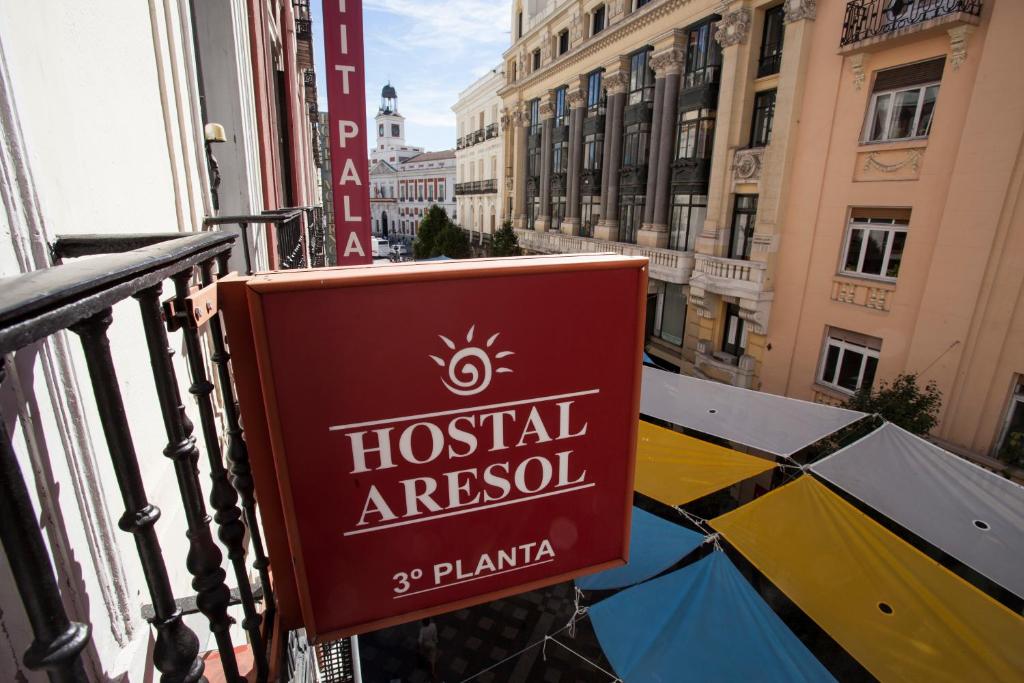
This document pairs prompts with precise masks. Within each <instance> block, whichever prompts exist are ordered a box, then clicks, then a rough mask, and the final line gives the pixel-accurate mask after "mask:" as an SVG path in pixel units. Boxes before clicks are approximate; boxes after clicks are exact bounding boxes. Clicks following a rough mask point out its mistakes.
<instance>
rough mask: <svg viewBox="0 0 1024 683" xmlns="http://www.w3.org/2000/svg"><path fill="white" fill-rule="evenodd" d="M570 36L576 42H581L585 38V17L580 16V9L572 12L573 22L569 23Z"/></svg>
mask: <svg viewBox="0 0 1024 683" xmlns="http://www.w3.org/2000/svg"><path fill="white" fill-rule="evenodd" d="M569 38H570V39H571V40H572V42H574V43H576V42H579V40H580V39H581V38H583V19H582V18H581V17H580V11H579V10H578V9H577V10H574V11H573V13H572V22H571V23H570V24H569Z"/></svg>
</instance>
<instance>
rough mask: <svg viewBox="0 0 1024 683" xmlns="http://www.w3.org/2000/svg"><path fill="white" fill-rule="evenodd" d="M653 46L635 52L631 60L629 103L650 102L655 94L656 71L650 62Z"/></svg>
mask: <svg viewBox="0 0 1024 683" xmlns="http://www.w3.org/2000/svg"><path fill="white" fill-rule="evenodd" d="M650 56H651V48H645V49H643V50H640V51H639V52H637V53H635V54H634V55H633V56H632V57H631V58H630V60H629V99H628V100H627V102H628V103H629V104H638V103H640V102H649V101H650V100H651V99H652V98H653V96H654V71H653V70H652V69H651V66H650V64H649V60H650Z"/></svg>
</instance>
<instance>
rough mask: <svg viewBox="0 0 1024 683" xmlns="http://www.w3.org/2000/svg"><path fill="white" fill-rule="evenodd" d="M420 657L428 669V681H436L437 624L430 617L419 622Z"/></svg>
mask: <svg viewBox="0 0 1024 683" xmlns="http://www.w3.org/2000/svg"><path fill="white" fill-rule="evenodd" d="M419 646H420V656H421V657H422V658H423V659H424V660H426V662H427V668H428V669H430V679H431V680H433V681H436V680H437V624H435V623H434V620H433V619H431V618H430V617H427V618H426V619H423V620H422V621H421V622H420V636H419Z"/></svg>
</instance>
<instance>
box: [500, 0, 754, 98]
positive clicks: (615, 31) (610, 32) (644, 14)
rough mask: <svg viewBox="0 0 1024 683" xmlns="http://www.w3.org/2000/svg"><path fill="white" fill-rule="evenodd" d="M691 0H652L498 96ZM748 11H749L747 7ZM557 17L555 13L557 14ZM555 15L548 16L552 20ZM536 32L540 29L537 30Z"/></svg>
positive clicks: (583, 56)
mask: <svg viewBox="0 0 1024 683" xmlns="http://www.w3.org/2000/svg"><path fill="white" fill-rule="evenodd" d="M691 2H692V0H653V1H652V2H650V3H648V4H647V5H645V6H644V7H642V8H640V9H638V10H636V11H634V12H633V13H632V14H630V15H628V16H627V17H626V18H625V19H622V20H621V21H618V22H616V23H614V24H612V25H611V26H609V27H607V28H606V29H605V30H604V31H602V32H601V33H600V34H599V35H598V36H597V37H596V38H591V39H590V40H588V41H587V42H586V43H584V44H583V45H580V46H578V47H575V48H573V49H571V50H569V51H568V52H567V53H565V54H564V55H562V56H561V57H560V58H559V59H556V60H555V61H554V62H550V63H548V64H547V65H544V66H542V67H541V68H540V69H538V70H537V71H535V72H533V73H532V74H530V75H529V76H526V77H522V78H520V79H519V80H517V81H516V82H515V83H510V84H509V85H507V86H505V87H504V88H502V89H501V90H499V91H498V96H499V97H507V96H508V95H511V94H513V93H515V92H517V91H521V90H523V89H525V88H528V87H530V86H531V85H534V84H535V83H537V82H539V81H542V80H544V79H545V78H548V77H550V76H554V75H556V74H559V73H561V72H563V71H567V70H569V69H571V68H572V67H575V66H576V65H578V64H580V63H581V62H584V61H586V60H587V59H588V58H590V57H592V56H593V55H594V54H596V53H597V52H600V51H601V50H603V49H604V48H606V47H608V46H610V45H613V44H614V43H616V42H618V41H620V40H623V39H624V38H626V37H627V36H629V35H630V34H633V33H636V32H637V31H639V30H641V29H643V28H644V27H646V26H649V25H650V24H653V23H655V22H656V21H658V20H659V19H662V18H664V17H665V16H667V15H669V14H671V13H672V12H674V11H675V10H677V9H679V8H680V7H683V6H685V5H688V4H690V3H691ZM748 11H749V10H748ZM556 16H557V15H556ZM554 19H555V17H552V19H549V21H552V20H554ZM536 30H538V33H539V28H538V29H536ZM532 33H533V31H531V32H530V33H528V34H527V35H526V36H524V37H523V38H522V39H520V40H519V41H516V44H515V45H513V46H512V47H510V48H509V49H508V50H506V51H505V53H504V54H503V55H502V58H503V59H504V60H505V61H508V60H509V59H510V58H511V57H512V56H514V55H515V54H516V53H517V52H518V51H519V50H520V49H521V43H523V41H526V40H528V39H529V38H530V36H531V34H532Z"/></svg>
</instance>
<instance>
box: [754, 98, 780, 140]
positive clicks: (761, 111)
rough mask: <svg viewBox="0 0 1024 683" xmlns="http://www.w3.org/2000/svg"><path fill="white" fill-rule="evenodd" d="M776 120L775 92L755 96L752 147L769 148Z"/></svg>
mask: <svg viewBox="0 0 1024 683" xmlns="http://www.w3.org/2000/svg"><path fill="white" fill-rule="evenodd" d="M774 120H775V91H774V90H765V91H763V92H759V93H757V94H756V95H754V118H753V120H752V121H751V122H750V146H751V147H767V146H768V143H769V142H771V141H772V123H773V122H774Z"/></svg>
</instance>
